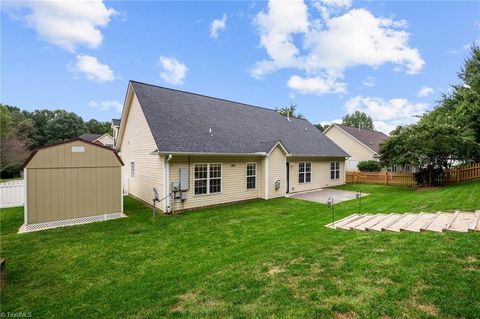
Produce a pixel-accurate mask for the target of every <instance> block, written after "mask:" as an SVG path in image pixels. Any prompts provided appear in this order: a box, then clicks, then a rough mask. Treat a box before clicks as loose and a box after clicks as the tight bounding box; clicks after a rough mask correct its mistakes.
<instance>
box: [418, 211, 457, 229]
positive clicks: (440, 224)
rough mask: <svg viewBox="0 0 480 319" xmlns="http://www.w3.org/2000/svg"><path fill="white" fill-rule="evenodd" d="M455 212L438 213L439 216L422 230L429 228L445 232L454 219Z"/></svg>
mask: <svg viewBox="0 0 480 319" xmlns="http://www.w3.org/2000/svg"><path fill="white" fill-rule="evenodd" d="M454 216H455V214H454V213H442V212H440V213H439V214H437V217H436V218H435V219H434V220H433V221H432V222H431V223H430V224H429V225H427V226H426V227H425V228H422V229H421V230H429V231H435V232H443V231H445V229H446V228H447V227H448V226H449V225H450V223H451V222H452V221H453V218H454Z"/></svg>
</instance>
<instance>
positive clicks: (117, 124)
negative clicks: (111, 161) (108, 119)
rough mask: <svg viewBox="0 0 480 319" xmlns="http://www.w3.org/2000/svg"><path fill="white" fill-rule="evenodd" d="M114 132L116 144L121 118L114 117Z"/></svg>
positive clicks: (114, 143)
mask: <svg viewBox="0 0 480 319" xmlns="http://www.w3.org/2000/svg"><path fill="white" fill-rule="evenodd" d="M111 127H112V134H113V145H114V146H115V145H116V143H117V138H118V130H119V129H120V119H112V126H111Z"/></svg>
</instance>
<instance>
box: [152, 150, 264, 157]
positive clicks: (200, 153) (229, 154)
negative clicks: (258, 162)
mask: <svg viewBox="0 0 480 319" xmlns="http://www.w3.org/2000/svg"><path fill="white" fill-rule="evenodd" d="M150 154H152V155H156V154H158V155H164V154H173V155H209V156H259V157H264V156H267V153H265V152H256V153H208V152H167V151H159V150H154V151H153V152H151V153H150Z"/></svg>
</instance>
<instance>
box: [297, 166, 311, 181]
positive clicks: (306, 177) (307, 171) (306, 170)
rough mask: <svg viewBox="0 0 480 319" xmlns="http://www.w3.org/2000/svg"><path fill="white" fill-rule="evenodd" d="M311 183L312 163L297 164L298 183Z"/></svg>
mask: <svg viewBox="0 0 480 319" xmlns="http://www.w3.org/2000/svg"><path fill="white" fill-rule="evenodd" d="M311 181H312V163H311V162H300V163H298V183H300V184H302V183H310V182H311Z"/></svg>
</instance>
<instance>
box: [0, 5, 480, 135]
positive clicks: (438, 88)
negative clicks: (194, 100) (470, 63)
mask: <svg viewBox="0 0 480 319" xmlns="http://www.w3.org/2000/svg"><path fill="white" fill-rule="evenodd" d="M1 15H2V16H1V18H2V20H1V27H2V28H1V47H2V49H1V65H2V68H1V96H0V100H1V102H2V103H5V104H10V105H16V106H19V107H21V108H24V109H28V110H33V109H37V108H49V109H54V108H63V109H66V110H71V111H74V112H76V113H77V114H79V115H81V116H82V117H83V118H84V119H85V120H88V119H90V118H96V119H99V120H109V119H111V118H112V117H119V116H120V108H121V104H122V103H123V99H124V96H125V91H126V87H127V83H128V80H130V79H132V80H138V81H143V82H148V83H152V84H157V85H162V86H166V87H172V88H176V89H180V90H186V91H192V92H197V93H202V94H206V95H212V96H215V97H221V98H226V99H231V100H235V101H239V102H244V103H249V104H253V105H259V106H264V107H270V108H274V107H277V106H285V105H288V104H289V103H293V104H296V105H298V110H299V112H301V113H303V114H304V115H305V116H306V117H307V118H308V119H309V120H310V121H311V122H313V123H318V122H329V121H332V120H337V119H341V117H342V116H343V115H345V114H346V113H347V112H350V111H353V110H356V109H359V110H362V111H365V112H367V113H368V114H369V115H370V116H372V118H373V119H374V122H375V126H376V127H377V129H379V130H383V131H386V132H388V131H389V130H390V129H392V128H393V127H395V125H399V124H409V123H411V122H413V121H415V117H413V115H417V114H421V113H422V112H424V111H426V110H428V109H430V108H432V107H433V106H434V105H435V101H436V100H438V98H439V97H440V95H441V93H442V92H446V91H447V90H448V89H449V85H450V84H454V83H457V82H458V80H457V76H456V73H457V72H458V70H459V69H460V67H461V65H462V63H463V60H464V59H465V58H466V57H467V56H468V53H469V51H468V47H469V46H470V45H471V44H472V43H473V42H474V41H475V40H477V39H479V38H480V4H479V2H475V1H471V2H458V1H451V2H448V1H439V2H433V1H422V2H416V1H388V2H386V1H385V2H384V1H353V2H352V1H350V0H325V1H314V2H303V1H288V2H280V3H279V2H252V1H241V2H232V1H228V2H222V1H209V2H159V1H146V2H133V1H132V2H129V1H121V2H116V1H115V2H102V1H91V2H77V3H73V2H50V1H48V2H47V1H45V2H29V1H24V2H22V3H16V2H13V1H8V2H2V10H1Z"/></svg>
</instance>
